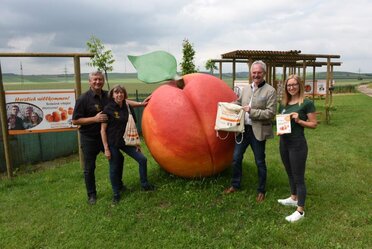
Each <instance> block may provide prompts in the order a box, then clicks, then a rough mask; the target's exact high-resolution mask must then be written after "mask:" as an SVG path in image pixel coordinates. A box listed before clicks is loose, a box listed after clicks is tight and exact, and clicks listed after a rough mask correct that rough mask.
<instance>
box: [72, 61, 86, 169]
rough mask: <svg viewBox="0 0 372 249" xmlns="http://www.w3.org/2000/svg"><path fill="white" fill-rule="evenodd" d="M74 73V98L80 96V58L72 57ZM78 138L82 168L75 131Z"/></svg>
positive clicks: (78, 133)
mask: <svg viewBox="0 0 372 249" xmlns="http://www.w3.org/2000/svg"><path fill="white" fill-rule="evenodd" d="M74 73H75V91H76V93H75V94H76V98H78V97H79V96H80V95H81V73H80V57H78V56H74ZM77 137H78V149H79V161H80V167H81V168H82V169H83V168H84V157H83V152H82V151H81V143H80V132H79V131H77Z"/></svg>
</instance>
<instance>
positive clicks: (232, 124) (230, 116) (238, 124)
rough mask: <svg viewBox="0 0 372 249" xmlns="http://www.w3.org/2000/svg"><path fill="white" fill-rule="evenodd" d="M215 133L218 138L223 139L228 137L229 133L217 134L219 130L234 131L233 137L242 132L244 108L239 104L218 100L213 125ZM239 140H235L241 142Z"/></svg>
mask: <svg viewBox="0 0 372 249" xmlns="http://www.w3.org/2000/svg"><path fill="white" fill-rule="evenodd" d="M214 129H215V130H216V135H217V137H219V138H220V139H222V140H224V139H226V138H227V137H228V135H229V133H227V135H226V136H225V137H221V136H220V135H219V133H218V132H219V131H227V132H235V139H236V137H237V136H238V135H239V133H244V110H243V108H242V107H241V106H240V105H236V104H233V103H228V102H218V107H217V116H216V124H215V126H214ZM242 141H243V136H242V140H241V141H239V142H238V141H236V142H237V143H241V142H242Z"/></svg>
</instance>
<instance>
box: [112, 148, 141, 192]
mask: <svg viewBox="0 0 372 249" xmlns="http://www.w3.org/2000/svg"><path fill="white" fill-rule="evenodd" d="M120 150H122V151H123V152H125V153H126V154H127V155H129V156H130V157H131V158H133V159H134V160H136V161H137V162H138V165H139V175H140V182H141V186H142V187H145V186H146V185H147V184H148V181H147V158H146V157H145V156H144V155H143V154H142V153H141V152H140V151H137V148H136V147H135V146H126V145H122V146H110V152H111V159H110V160H109V164H110V181H111V186H112V191H113V192H114V195H119V194H120V189H121V188H122V186H123V181H122V178H123V168H124V157H123V155H122V153H121V152H120Z"/></svg>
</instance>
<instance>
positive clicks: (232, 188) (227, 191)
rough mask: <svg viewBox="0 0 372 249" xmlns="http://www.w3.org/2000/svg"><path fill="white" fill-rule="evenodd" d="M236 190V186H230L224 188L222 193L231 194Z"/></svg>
mask: <svg viewBox="0 0 372 249" xmlns="http://www.w3.org/2000/svg"><path fill="white" fill-rule="evenodd" d="M236 191H238V190H237V189H236V188H234V187H233V186H231V187H229V188H227V189H225V190H224V191H223V193H224V194H232V193H235V192H236Z"/></svg>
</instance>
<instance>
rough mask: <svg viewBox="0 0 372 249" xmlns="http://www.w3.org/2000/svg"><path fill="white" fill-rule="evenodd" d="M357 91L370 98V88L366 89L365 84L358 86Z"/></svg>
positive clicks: (371, 90)
mask: <svg viewBox="0 0 372 249" xmlns="http://www.w3.org/2000/svg"><path fill="white" fill-rule="evenodd" d="M358 91H359V92H361V93H364V94H365V95H368V96H370V97H372V88H368V85H367V84H365V85H360V86H358Z"/></svg>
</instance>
